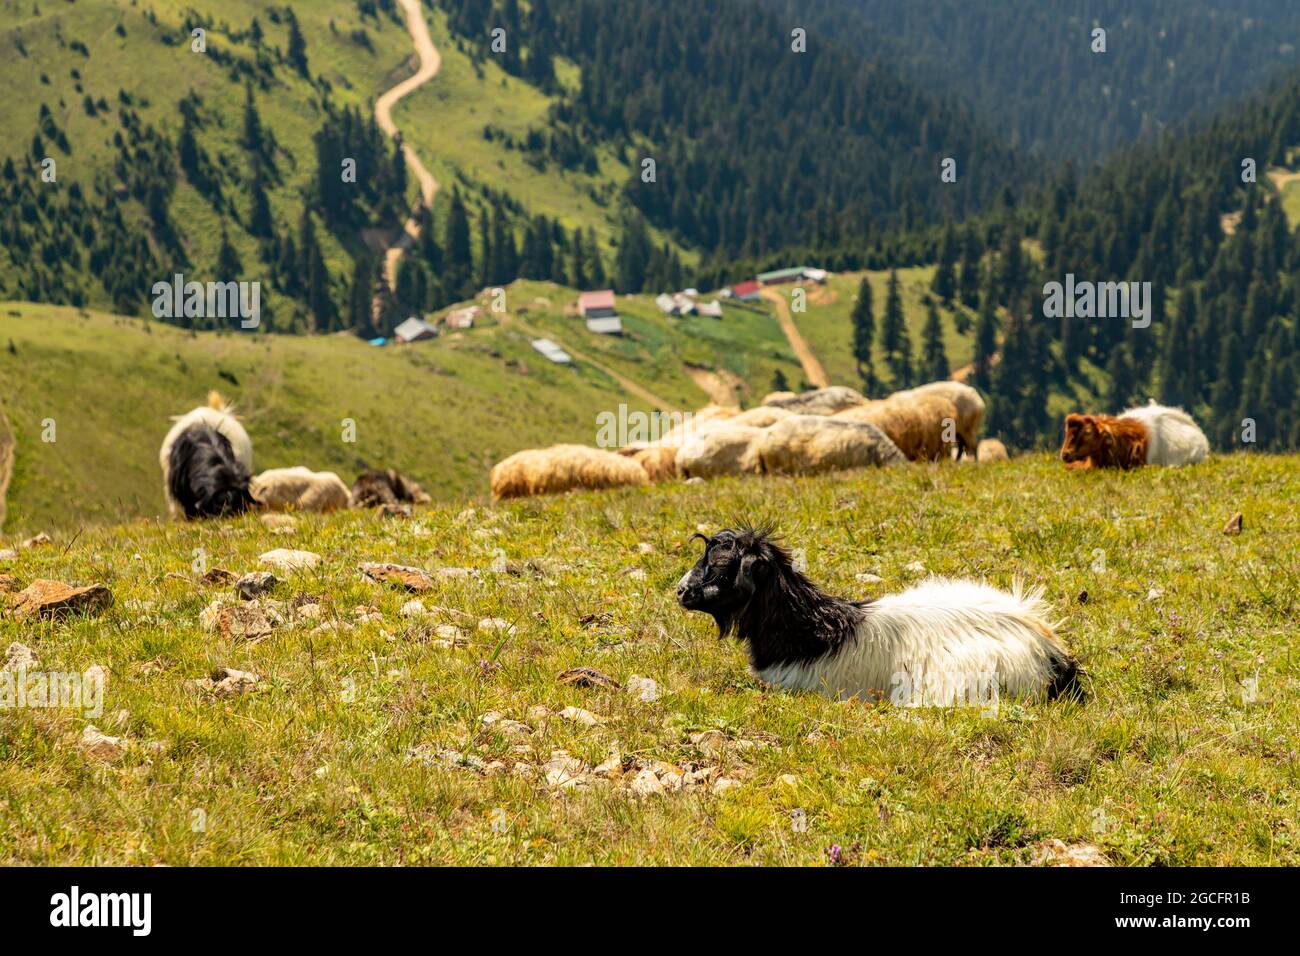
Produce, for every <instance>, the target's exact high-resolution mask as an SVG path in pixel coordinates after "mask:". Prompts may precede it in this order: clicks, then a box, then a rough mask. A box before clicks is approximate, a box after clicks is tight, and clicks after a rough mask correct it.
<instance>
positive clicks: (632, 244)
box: [614, 211, 652, 294]
mask: <svg viewBox="0 0 1300 956" xmlns="http://www.w3.org/2000/svg"><path fill="white" fill-rule="evenodd" d="M651 252H652V247H651V244H650V234H649V232H648V231H647V230H646V226H645V220H644V219H642V218H641V214H640V213H638V212H635V211H629V212H628V213H627V214H626V215H625V216H624V218H623V236H622V238H621V239H620V240H619V244H618V256H617V259H616V262H615V266H614V268H615V279H614V285H615V287H616V288H617V289H618V291H619V292H621V293H624V294H627V293H632V292H640V291H641V290H642V289H644V288H645V283H646V269H647V267H648V266H649V265H650V256H651Z"/></svg>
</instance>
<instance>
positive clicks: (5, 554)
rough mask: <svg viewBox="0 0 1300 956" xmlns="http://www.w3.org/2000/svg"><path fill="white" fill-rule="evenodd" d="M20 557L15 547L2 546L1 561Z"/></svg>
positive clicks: (0, 550) (0, 551) (0, 549)
mask: <svg viewBox="0 0 1300 956" xmlns="http://www.w3.org/2000/svg"><path fill="white" fill-rule="evenodd" d="M17 557H18V552H17V551H15V550H14V549H13V548H0V561H13V560H15V559H16V558H17Z"/></svg>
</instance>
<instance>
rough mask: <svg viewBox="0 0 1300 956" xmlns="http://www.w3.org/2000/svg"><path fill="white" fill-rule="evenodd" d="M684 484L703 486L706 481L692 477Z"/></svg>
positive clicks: (695, 476)
mask: <svg viewBox="0 0 1300 956" xmlns="http://www.w3.org/2000/svg"><path fill="white" fill-rule="evenodd" d="M682 484H684V485H702V484H704V479H703V478H701V477H700V476H699V475H692V476H691V477H690V478H687V479H686V480H685V481H683V482H682Z"/></svg>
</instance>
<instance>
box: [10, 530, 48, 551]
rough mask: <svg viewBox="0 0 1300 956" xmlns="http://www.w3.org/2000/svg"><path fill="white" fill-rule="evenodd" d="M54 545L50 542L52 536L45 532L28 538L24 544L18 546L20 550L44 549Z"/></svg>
mask: <svg viewBox="0 0 1300 956" xmlns="http://www.w3.org/2000/svg"><path fill="white" fill-rule="evenodd" d="M52 543H53V542H52V541H51V540H50V536H49V535H48V534H46V533H45V532H44V531H42V532H41V533H40V534H38V535H35V536H34V537H31V538H28V539H27V540H26V541H24V542H23V543H22V544H20V545H18V547H19V548H44V547H47V546H49V545H50V544H52Z"/></svg>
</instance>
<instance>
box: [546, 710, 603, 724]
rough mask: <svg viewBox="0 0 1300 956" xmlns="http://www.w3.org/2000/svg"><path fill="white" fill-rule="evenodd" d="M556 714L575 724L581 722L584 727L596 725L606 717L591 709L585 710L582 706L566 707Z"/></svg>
mask: <svg viewBox="0 0 1300 956" xmlns="http://www.w3.org/2000/svg"><path fill="white" fill-rule="evenodd" d="M556 716H557V717H559V718H560V719H561V720H571V721H573V722H574V723H575V724H581V725H582V726H584V727H595V726H596V725H597V724H600V723H604V721H605V718H604V717H600V716H598V715H596V714H593V713H592V712H591V711H589V710H583V709H582V708H581V707H566V708H564V710H562V711H560V712H559V714H557V715H556Z"/></svg>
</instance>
